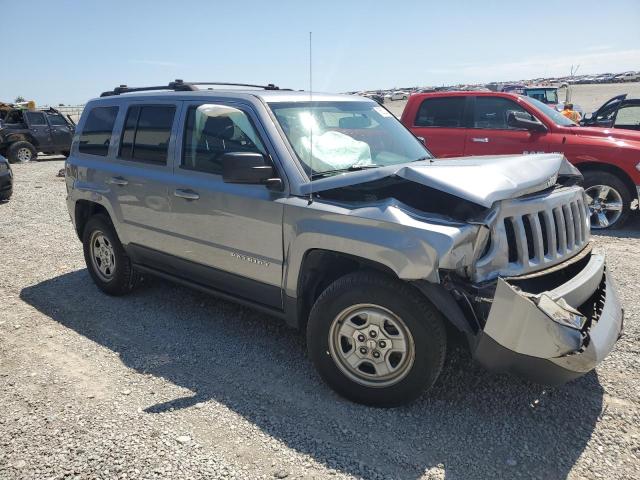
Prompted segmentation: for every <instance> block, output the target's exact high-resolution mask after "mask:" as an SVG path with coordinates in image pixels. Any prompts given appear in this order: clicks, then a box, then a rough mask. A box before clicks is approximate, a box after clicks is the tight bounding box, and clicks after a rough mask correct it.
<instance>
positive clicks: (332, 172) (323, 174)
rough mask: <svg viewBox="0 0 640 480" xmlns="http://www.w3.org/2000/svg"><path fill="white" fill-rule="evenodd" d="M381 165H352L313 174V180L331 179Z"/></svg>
mask: <svg viewBox="0 0 640 480" xmlns="http://www.w3.org/2000/svg"><path fill="white" fill-rule="evenodd" d="M378 167H380V165H376V164H375V163H368V164H366V165H351V166H349V167H347V168H338V169H336V170H324V171H322V172H315V173H312V174H311V179H312V180H313V179H314V178H323V177H329V176H331V175H337V174H338V173H344V172H357V171H358V170H368V169H369V168H378Z"/></svg>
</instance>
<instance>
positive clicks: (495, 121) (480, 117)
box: [473, 97, 534, 130]
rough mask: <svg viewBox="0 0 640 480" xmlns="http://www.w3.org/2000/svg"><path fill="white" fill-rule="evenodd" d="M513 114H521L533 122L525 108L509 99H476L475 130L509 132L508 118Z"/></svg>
mask: <svg viewBox="0 0 640 480" xmlns="http://www.w3.org/2000/svg"><path fill="white" fill-rule="evenodd" d="M511 112H521V113H524V114H526V115H527V116H528V117H530V118H531V119H532V120H534V118H533V116H531V115H530V114H529V113H528V112H527V111H526V110H525V109H524V108H522V107H521V106H519V105H518V104H517V103H515V102H512V101H511V100H509V99H507V98H500V97H476V106H475V109H474V112H473V128H491V129H496V130H508V129H511V128H512V127H509V125H508V124H507V118H508V116H509V113H511Z"/></svg>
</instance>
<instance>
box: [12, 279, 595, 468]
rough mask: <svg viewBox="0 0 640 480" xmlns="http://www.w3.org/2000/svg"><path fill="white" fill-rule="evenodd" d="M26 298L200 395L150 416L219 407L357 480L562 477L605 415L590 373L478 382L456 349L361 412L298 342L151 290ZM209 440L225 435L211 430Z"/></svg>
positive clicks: (180, 294)
mask: <svg viewBox="0 0 640 480" xmlns="http://www.w3.org/2000/svg"><path fill="white" fill-rule="evenodd" d="M20 296H21V298H22V299H23V300H24V301H25V302H27V303H29V304H30V305H32V306H33V307H35V308H36V309H37V310H39V311H40V312H42V313H43V314H45V315H47V316H49V317H50V318H52V319H53V320H55V321H56V322H59V323H60V324H61V325H64V326H65V327H67V328H70V329H72V330H74V331H75V332H77V333H78V334H80V335H83V336H84V337H86V338H88V339H90V340H92V341H94V342H97V343H98V344H100V345H102V346H104V347H106V348H108V349H110V350H112V351H114V352H117V353H118V355H119V358H120V359H121V361H122V362H123V363H124V364H125V365H126V366H127V367H129V368H131V369H134V370H135V371H137V372H139V373H143V374H147V375H149V374H150V375H153V376H156V377H162V378H164V379H166V380H167V381H169V382H172V383H173V384H175V385H178V386H181V387H184V388H187V389H189V390H191V391H192V392H194V393H193V394H192V395H186V396H184V397H183V398H176V399H174V400H172V401H169V402H162V403H156V402H154V401H153V400H149V402H148V405H147V406H146V408H145V411H146V412H147V413H148V414H150V415H153V414H157V413H159V412H169V414H171V411H176V410H180V409H185V408H189V407H192V406H193V405H195V404H196V403H199V402H206V401H208V400H215V401H216V402H220V403H222V404H223V405H225V406H226V407H228V408H229V409H231V410H233V411H234V412H237V413H238V414H239V415H241V416H242V417H244V418H245V419H246V420H247V421H248V422H251V423H252V424H254V425H256V426H257V427H259V428H260V429H261V430H262V431H263V432H264V433H265V434H267V435H269V436H271V437H273V438H275V439H277V440H279V441H281V442H283V443H284V444H286V445H287V446H288V447H290V448H292V449H294V450H296V451H298V452H301V453H303V454H307V455H309V456H311V457H313V458H314V459H315V460H316V461H318V462H320V463H322V464H324V465H326V466H328V467H330V468H334V469H337V470H338V471H341V472H344V473H346V474H351V475H354V476H358V477H363V478H374V477H378V478H379V477H383V478H407V479H416V478H420V477H422V476H423V475H425V474H426V475H427V476H430V475H436V474H437V475H436V476H438V477H440V478H441V477H442V475H444V476H446V478H464V479H468V478H492V477H494V478H495V477H509V478H518V477H522V478H545V479H547V478H565V477H566V476H567V475H568V473H569V471H570V470H571V468H572V466H573V465H574V463H575V462H576V460H577V459H578V458H579V457H580V455H581V453H582V452H583V450H584V448H585V446H586V444H587V442H588V441H589V438H590V437H591V434H592V431H593V429H594V427H595V424H596V422H597V420H598V417H599V415H600V413H601V410H602V404H603V398H602V397H603V389H602V387H601V386H600V383H599V381H598V378H597V375H596V374H595V373H590V374H588V375H586V376H585V377H583V378H581V379H579V380H576V381H574V382H572V383H570V384H568V385H565V386H564V387H560V388H555V389H544V388H542V387H540V386H537V385H533V384H529V383H525V382H522V381H519V380H517V379H514V378H511V377H508V376H504V375H494V374H490V373H488V372H486V371H484V370H483V369H481V368H480V367H477V366H476V365H474V364H473V363H472V362H471V359H470V357H469V354H468V353H467V352H466V350H465V349H464V348H461V347H460V346H459V345H458V344H457V343H456V342H455V341H454V342H453V344H452V347H453V348H452V350H453V351H451V352H450V353H449V355H448V359H447V362H446V364H445V368H444V371H443V373H442V376H441V377H440V379H439V380H438V382H437V383H436V385H435V387H434V388H433V389H432V390H431V391H430V393H429V394H428V395H423V396H422V397H421V398H420V399H419V400H418V401H416V402H414V403H412V404H411V405H408V406H405V407H400V408H396V409H375V408H370V407H365V406H361V405H356V404H354V403H351V402H348V401H346V400H344V399H342V398H340V397H338V396H337V395H336V394H334V393H333V392H332V391H331V390H330V389H329V388H328V387H326V386H325V385H324V384H322V383H321V381H320V380H319V377H318V376H317V374H316V373H315V371H314V369H313V367H312V365H311V363H310V362H309V361H308V359H307V358H306V356H305V342H304V338H303V337H304V336H303V335H301V334H300V333H297V332H295V331H293V330H290V329H288V328H286V327H285V326H284V325H283V324H282V323H281V322H280V321H278V320H276V319H273V318H270V317H268V316H265V315H263V314H260V313H255V312H253V311H250V310H248V309H245V308H242V307H239V306H237V305H235V304H232V303H229V302H225V301H221V300H218V299H215V298H213V297H210V296H207V295H204V294H201V293H199V292H195V291H192V290H189V289H186V288H183V287H180V286H176V285H173V284H170V283H165V282H163V281H160V280H156V279H147V280H146V281H145V284H144V285H143V286H142V287H141V288H139V289H138V290H136V292H134V293H133V294H131V295H129V296H127V297H119V298H115V297H108V296H106V295H104V294H102V293H100V292H99V291H98V290H97V289H96V287H95V286H94V285H93V284H92V282H91V281H90V278H89V275H88V273H87V271H86V270H79V271H75V272H72V273H68V274H65V275H61V276H58V277H55V278H51V279H49V280H46V281H43V282H41V283H38V284H35V285H33V286H30V287H27V288H24V289H23V290H22V291H21V295H20ZM144 398H145V399H146V398H149V399H151V398H153V397H152V396H151V397H148V396H146V397H144ZM205 427H208V425H206V420H205ZM210 428H211V429H215V428H220V426H219V425H218V424H216V423H215V419H213V418H212V419H211V425H210ZM434 471H435V472H436V473H435V474H434V473H433V472H434ZM438 472H440V473H438ZM429 478H431V477H429Z"/></svg>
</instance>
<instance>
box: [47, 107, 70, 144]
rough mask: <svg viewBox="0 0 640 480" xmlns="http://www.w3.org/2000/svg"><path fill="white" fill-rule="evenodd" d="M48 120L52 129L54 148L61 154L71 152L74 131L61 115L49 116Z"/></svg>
mask: <svg viewBox="0 0 640 480" xmlns="http://www.w3.org/2000/svg"><path fill="white" fill-rule="evenodd" d="M47 120H48V121H49V126H50V128H51V138H52V142H53V146H54V148H55V149H56V150H57V151H59V152H68V151H69V150H71V139H72V137H73V130H72V129H71V126H70V125H69V124H68V123H67V121H66V120H65V119H64V117H63V116H62V115H60V114H59V113H54V114H48V115H47Z"/></svg>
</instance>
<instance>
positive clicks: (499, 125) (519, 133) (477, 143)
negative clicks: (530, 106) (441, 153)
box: [464, 95, 549, 155]
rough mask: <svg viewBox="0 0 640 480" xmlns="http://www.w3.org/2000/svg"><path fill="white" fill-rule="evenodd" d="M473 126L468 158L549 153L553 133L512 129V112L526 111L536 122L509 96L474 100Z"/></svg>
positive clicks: (472, 107) (468, 132)
mask: <svg viewBox="0 0 640 480" xmlns="http://www.w3.org/2000/svg"><path fill="white" fill-rule="evenodd" d="M471 103H472V105H471V111H472V114H471V124H470V126H469V129H468V131H467V136H466V142H465V148H464V154H465V155H506V154H510V155H513V154H522V153H541V152H548V151H549V134H548V133H547V132H534V131H530V130H525V129H520V128H514V127H510V126H509V125H508V124H507V117H508V115H509V113H510V112H522V113H524V114H526V115H529V116H530V117H531V118H532V119H535V117H533V116H532V115H531V114H530V113H529V112H527V111H526V110H525V109H524V108H523V107H521V106H520V105H518V104H517V103H516V102H514V101H513V100H511V99H509V98H505V97H498V96H496V97H493V96H488V95H487V96H485V95H483V96H476V97H473V99H472V102H471Z"/></svg>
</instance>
